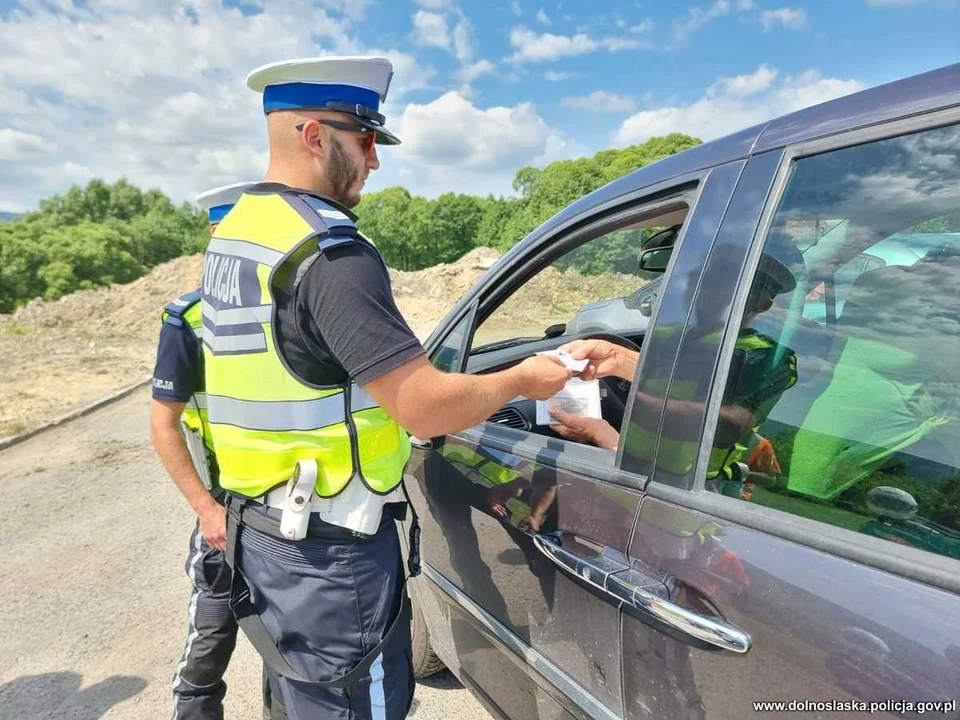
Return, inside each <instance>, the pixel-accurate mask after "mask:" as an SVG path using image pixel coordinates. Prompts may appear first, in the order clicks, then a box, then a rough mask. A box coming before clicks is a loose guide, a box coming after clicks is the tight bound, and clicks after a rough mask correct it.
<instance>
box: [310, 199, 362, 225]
mask: <svg viewBox="0 0 960 720" xmlns="http://www.w3.org/2000/svg"><path fill="white" fill-rule="evenodd" d="M300 197H302V198H303V201H304V202H305V203H306V204H307V206H308V207H309V208H310V209H311V210H313V211H314V212H315V213H316V214H317V215H319V216H320V217H321V218H322V219H323V222H324V224H325V225H326V226H327V227H329V228H330V229H334V228H336V229H338V230H339V229H340V228H356V223H354V222H353V220H351V219H350V218H349V217H348V216H347V214H346V213H345V212H343V211H342V210H337V209H336V208H335V207H333V206H332V205H330V204H329V203H325V202H324V201H323V200H321V199H319V198H315V197H313V196H312V195H301V196H300Z"/></svg>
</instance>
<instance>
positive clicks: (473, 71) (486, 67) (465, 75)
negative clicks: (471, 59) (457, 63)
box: [456, 60, 496, 85]
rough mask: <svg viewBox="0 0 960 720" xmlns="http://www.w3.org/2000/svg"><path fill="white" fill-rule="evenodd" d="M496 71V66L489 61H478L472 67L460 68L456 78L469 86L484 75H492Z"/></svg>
mask: <svg viewBox="0 0 960 720" xmlns="http://www.w3.org/2000/svg"><path fill="white" fill-rule="evenodd" d="M495 69H496V65H494V64H493V63H492V62H490V61H489V60H477V61H476V62H475V63H473V64H471V65H465V66H463V67H462V68H460V69H459V70H458V71H457V72H456V78H457V80H458V81H459V82H461V83H464V84H467V85H469V84H470V83H472V82H473V81H474V80H476V79H477V78H479V77H481V76H482V75H486V74H488V73H492V72H493V71H494V70H495Z"/></svg>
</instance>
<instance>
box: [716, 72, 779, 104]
mask: <svg viewBox="0 0 960 720" xmlns="http://www.w3.org/2000/svg"><path fill="white" fill-rule="evenodd" d="M776 79H777V71H776V69H774V68H772V67H770V66H769V65H761V66H760V67H759V68H757V71H756V72H754V73H750V74H749V75H737V76H736V77H727V78H720V79H719V80H717V82H715V83H714V84H713V85H711V86H710V87H709V88H707V95H708V96H711V97H713V96H717V95H721V96H723V95H729V96H731V97H749V96H750V95H756V94H757V93H760V92H765V91H766V90H769V89H770V88H771V86H772V85H773V82H774V80H776Z"/></svg>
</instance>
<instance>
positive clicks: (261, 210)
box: [201, 191, 410, 497]
mask: <svg viewBox="0 0 960 720" xmlns="http://www.w3.org/2000/svg"><path fill="white" fill-rule="evenodd" d="M354 242H367V241H366V240H364V239H363V238H362V236H360V234H359V232H358V230H357V228H356V225H354V223H353V220H352V219H351V218H350V217H348V216H347V214H346V213H345V212H343V211H342V210H340V209H338V208H335V207H333V206H332V205H330V204H329V203H327V202H324V201H323V200H321V199H319V198H317V197H315V196H312V195H308V194H305V193H299V192H296V191H285V192H282V193H263V194H260V193H249V192H248V193H245V194H244V195H243V196H242V197H241V198H240V200H239V201H238V202H237V204H236V205H235V206H234V208H233V210H232V211H231V212H230V214H229V215H227V217H226V218H224V220H223V221H222V222H221V223H220V225H219V226H218V227H217V230H216V232H215V234H214V236H213V238H212V239H211V241H210V245H209V246H208V248H207V254H206V257H205V258H204V269H203V286H202V289H201V298H202V308H203V333H202V335H203V352H204V363H205V369H206V390H207V408H208V412H209V418H210V428H211V431H212V432H213V442H214V445H215V446H216V448H217V460H218V461H219V464H220V485H221V487H223V488H224V489H226V490H229V491H231V492H235V493H238V494H240V495H245V496H247V497H257V496H260V495H263V494H264V493H266V492H267V491H269V490H271V489H273V488H274V487H276V486H278V485H280V484H282V483H284V482H286V481H287V480H288V479H289V478H290V477H291V476H292V474H293V471H294V468H295V466H296V464H297V462H298V461H299V460H310V459H312V460H315V461H316V463H317V468H318V473H317V485H316V492H317V494H318V495H320V496H321V497H333V496H334V495H337V494H338V493H340V492H341V491H342V490H343V489H344V488H345V487H346V486H347V484H348V483H349V482H350V481H351V480H353V479H354V478H359V479H360V481H361V482H363V483H364V485H365V486H366V487H367V489H369V490H370V491H371V492H373V493H376V494H378V495H385V494H387V493H389V492H390V491H392V490H394V489H396V488H397V486H398V485H399V484H400V481H401V480H402V477H403V468H404V466H405V465H406V462H407V460H408V458H409V457H410V440H409V438H408V437H407V434H406V433H405V432H404V431H403V430H402V429H401V428H400V426H399V425H398V424H397V423H396V422H395V421H394V420H393V419H392V418H391V417H390V416H389V415H387V413H386V412H384V410H383V409H382V408H381V407H380V406H379V405H377V403H376V402H375V401H374V400H373V398H371V397H370V396H369V395H368V394H367V393H366V392H364V391H363V390H362V389H361V388H360V386H358V385H356V384H355V383H347V384H346V385H332V386H326V387H316V386H311V385H308V384H306V383H305V382H304V381H303V380H302V379H301V378H299V377H297V376H296V375H294V374H293V372H292V371H290V370H289V369H288V368H287V366H286V363H285V361H284V359H283V358H282V357H281V356H280V354H279V352H278V351H277V347H276V334H275V327H274V324H275V321H276V305H275V302H274V295H273V289H274V288H275V287H282V288H286V289H287V290H290V289H292V288H293V287H294V286H295V284H296V282H297V281H298V279H299V278H300V277H301V276H302V273H303V272H304V271H305V269H306V268H307V267H309V264H310V263H312V262H313V261H315V260H316V258H317V256H318V254H320V253H323V252H324V251H326V250H328V249H329V248H331V247H335V246H337V245H341V244H344V243H354ZM356 330H357V332H363V328H357V329H356Z"/></svg>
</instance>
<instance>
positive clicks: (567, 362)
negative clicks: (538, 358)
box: [537, 350, 590, 373]
mask: <svg viewBox="0 0 960 720" xmlns="http://www.w3.org/2000/svg"><path fill="white" fill-rule="evenodd" d="M537 355H548V356H549V357H555V358H557V359H558V360H560V362H562V363H563V366H564V367H565V368H566V369H567V370H570V371H571V372H574V373H578V372H583V369H584V368H585V367H586V366H587V363H589V362H590V361H589V360H587V359H586V358H584V359H583V360H574V359H573V355H571V354H570V353H568V352H567V351H566V350H544V351H543V352H538V353H537Z"/></svg>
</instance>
